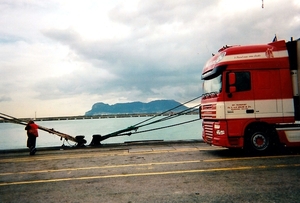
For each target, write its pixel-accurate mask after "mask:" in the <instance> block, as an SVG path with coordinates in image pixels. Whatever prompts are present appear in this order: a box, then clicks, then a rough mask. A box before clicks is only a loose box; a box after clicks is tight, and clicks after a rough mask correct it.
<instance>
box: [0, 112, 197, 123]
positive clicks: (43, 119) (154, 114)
mask: <svg viewBox="0 0 300 203" xmlns="http://www.w3.org/2000/svg"><path fill="white" fill-rule="evenodd" d="M197 114H198V112H190V113H186V114H183V115H197ZM156 115H160V113H137V114H132V113H122V114H102V115H93V116H59V117H41V118H35V119H33V120H34V121H62V120H85V119H106V118H128V117H152V116H156ZM169 115H171V113H165V114H163V115H162V116H169ZM18 119H20V120H22V121H25V122H27V121H28V120H30V119H32V118H18ZM0 123H7V121H5V120H1V119H0Z"/></svg>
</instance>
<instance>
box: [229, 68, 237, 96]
mask: <svg viewBox="0 0 300 203" xmlns="http://www.w3.org/2000/svg"><path fill="white" fill-rule="evenodd" d="M235 83H236V75H235V73H228V84H229V88H228V90H229V94H228V97H230V98H231V97H232V93H234V92H236V86H235Z"/></svg>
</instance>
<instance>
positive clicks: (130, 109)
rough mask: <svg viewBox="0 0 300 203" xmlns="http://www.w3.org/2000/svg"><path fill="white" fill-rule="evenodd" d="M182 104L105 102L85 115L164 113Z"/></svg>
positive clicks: (158, 101) (168, 101)
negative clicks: (111, 103)
mask: <svg viewBox="0 0 300 203" xmlns="http://www.w3.org/2000/svg"><path fill="white" fill-rule="evenodd" d="M179 105H181V103H179V102H177V101H174V100H155V101H151V102H149V103H143V102H130V103H117V104H114V105H109V104H105V103H103V102H99V103H95V104H94V105H93V106H92V109H91V110H90V111H88V112H86V113H85V115H86V116H93V115H101V114H124V113H129V114H135V113H136V114H138V113H162V112H165V111H167V110H170V109H172V108H174V107H176V106H179ZM187 108H188V107H186V106H184V105H182V106H180V107H178V108H176V109H174V110H172V111H173V112H179V111H183V110H185V109H187Z"/></svg>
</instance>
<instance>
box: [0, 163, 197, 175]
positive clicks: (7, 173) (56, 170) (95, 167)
mask: <svg viewBox="0 0 300 203" xmlns="http://www.w3.org/2000/svg"><path fill="white" fill-rule="evenodd" d="M200 162H202V161H201V160H191V161H172V162H154V163H144V164H123V165H109V166H90V167H80V168H62V169H47V170H36V171H22V172H6V173H0V176H7V175H18V174H36V173H55V172H63V171H78V170H93V169H107V168H126V167H143V166H155V165H174V164H189V163H200Z"/></svg>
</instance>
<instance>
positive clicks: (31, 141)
mask: <svg viewBox="0 0 300 203" xmlns="http://www.w3.org/2000/svg"><path fill="white" fill-rule="evenodd" d="M27 136H28V138H27V147H28V148H29V149H33V148H35V143H36V136H34V135H31V134H29V135H27Z"/></svg>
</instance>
